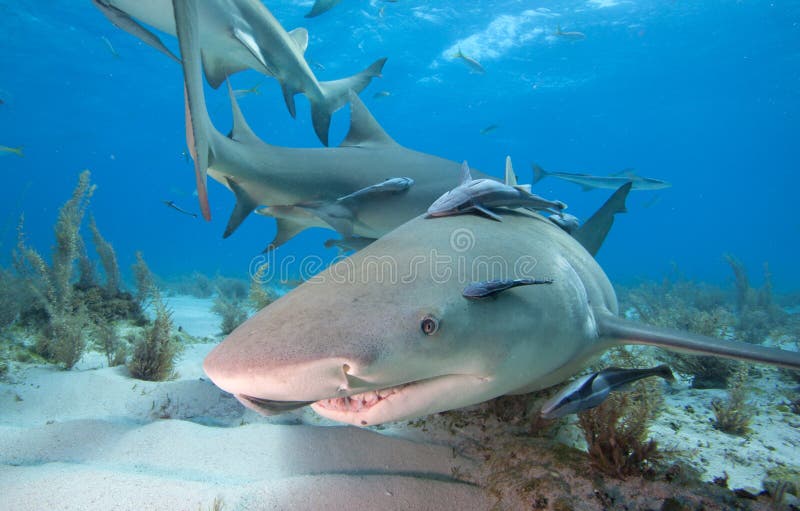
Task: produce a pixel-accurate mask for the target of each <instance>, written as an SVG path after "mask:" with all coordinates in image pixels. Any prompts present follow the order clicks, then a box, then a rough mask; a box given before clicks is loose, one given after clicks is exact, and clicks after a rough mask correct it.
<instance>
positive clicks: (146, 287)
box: [132, 252, 156, 308]
mask: <svg viewBox="0 0 800 511" xmlns="http://www.w3.org/2000/svg"><path fill="white" fill-rule="evenodd" d="M132 269H133V277H134V281H135V282H136V294H135V295H134V296H135V298H136V302H137V303H138V304H139V307H142V308H144V307H145V306H146V305H147V304H148V303H149V302H150V299H151V297H152V295H153V291H154V290H155V289H156V287H155V279H154V278H153V273H152V272H151V271H150V268H149V267H148V266H147V263H146V262H145V261H144V256H143V255H142V253H141V252H136V262H135V263H134V264H133V266H132Z"/></svg>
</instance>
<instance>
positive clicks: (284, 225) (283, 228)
mask: <svg viewBox="0 0 800 511" xmlns="http://www.w3.org/2000/svg"><path fill="white" fill-rule="evenodd" d="M256 213H257V214H259V215H263V216H268V217H272V218H274V219H275V221H276V228H277V229H276V233H275V238H274V239H273V240H272V241H271V242H270V244H269V245H267V248H265V249H264V252H265V253H268V252H271V251H273V250H275V249H276V248H278V247H280V246H281V245H283V244H284V243H286V242H287V241H289V240H290V239H292V238H294V237H295V236H297V235H298V234H299V233H301V232H303V231H305V230H306V229H309V228H311V227H327V225H325V224H324V223H322V222H321V221H320V220H319V219H318V218H317V217H316V216H315V215H313V214H312V213H311V212H310V211H308V210H306V209H305V208H301V207H298V206H270V207H264V208H259V209H257V210H256Z"/></svg>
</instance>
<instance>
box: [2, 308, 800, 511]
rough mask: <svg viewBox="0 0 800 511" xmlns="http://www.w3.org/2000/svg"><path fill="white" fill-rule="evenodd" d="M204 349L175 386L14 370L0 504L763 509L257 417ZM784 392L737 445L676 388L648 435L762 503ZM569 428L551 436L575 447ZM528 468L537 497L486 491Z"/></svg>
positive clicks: (692, 393)
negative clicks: (210, 369)
mask: <svg viewBox="0 0 800 511" xmlns="http://www.w3.org/2000/svg"><path fill="white" fill-rule="evenodd" d="M210 305H211V301H210V300H200V299H194V298H188V297H172V298H170V307H171V308H172V309H173V310H174V316H173V318H174V321H175V323H176V325H181V326H183V328H184V329H185V330H187V331H188V332H189V333H191V334H192V335H194V336H198V337H214V335H215V333H216V329H217V320H216V317H215V316H214V315H213V314H211V313H210V312H209V308H210ZM214 345H215V344H214V343H204V344H195V345H190V346H188V347H187V348H186V350H185V351H184V353H183V355H182V357H181V360H180V362H179V364H178V368H177V371H178V374H179V376H178V378H177V379H175V380H172V381H167V382H143V381H139V380H135V379H133V378H131V377H130V375H129V374H128V372H127V370H126V369H125V368H124V367H114V368H109V367H104V366H105V362H104V359H103V358H102V357H100V356H99V355H98V354H92V353H90V354H87V355H86V356H85V357H84V359H83V360H82V361H81V363H80V364H79V365H78V367H77V368H76V369H75V370H72V371H61V370H59V369H57V368H54V367H52V366H43V365H39V366H37V365H28V366H18V367H17V368H16V369H15V371H14V373H13V376H12V378H11V381H9V382H3V383H0V508H1V509H3V510H39V509H54V510H72V509H98V510H117V509H118V510H143V509H147V510H162V509H163V510H171V511H174V510H184V509H185V510H210V509H213V508H214V503H215V501H217V503H222V505H223V509H226V510H233V509H246V510H261V509H265V510H266V509H286V510H306V509H307V510H320V509H326V510H338V509H348V510H352V509H357V510H373V509H375V510H392V509H397V510H400V509H404V510H411V509H419V510H427V509H430V510H442V509H459V510H468V509H492V508H495V509H565V508H568V509H608V508H616V507H618V508H619V509H623V508H626V509H660V508H662V507H661V506H665V505H666V504H664V503H665V502H671V501H669V499H670V498H671V497H677V498H678V501H679V502H685V503H686V504H687V505H689V504H691V505H692V506H693V507H686V508H685V509H695V508H696V507H694V506H696V504H698V503H699V504H702V505H703V506H704V507H705V508H706V509H732V508H739V506H740V505H741V506H744V507H741V508H742V509H746V508H747V507H748V506H749V507H751V508H764V509H767V508H768V507H767V506H768V505H769V502H768V501H766V500H765V499H764V498H761V499H760V500H753V501H746V502H742V501H741V499H736V498H735V497H733V496H732V494H729V495H728V494H721V493H720V492H722V491H723V490H722V489H720V488H717V489H716V490H711V489H709V486H710V485H708V486H701V487H692V488H688V487H685V488H680V489H677V488H675V487H674V485H672V486H671V485H668V484H665V483H652V484H651V483H645V482H642V481H641V480H635V481H631V480H628V481H624V482H615V481H604V482H602V483H598V480H597V478H596V477H595V476H593V475H592V474H591V473H590V472H591V470H589V469H588V464H586V463H584V466H585V467H587V468H586V470H581V468H580V466H581V463H582V462H578V464H577V467H578V468H576V465H575V463H573V464H572V465H571V466H570V467H569V468H568V469H567V468H565V469H564V470H561V469H560V468H559V459H558V456H555V455H553V454H552V452H551V451H553V450H552V449H550V448H549V447H548V446H550V447H552V444H548V443H547V442H544V441H532V442H529V443H528V444H527V447H526V449H527V450H526V453H527V454H528V455H529V456H534V458H530V459H526V460H525V462H524V464H523V465H520V466H522V467H524V468H520V469H514V473H512V474H504V475H503V477H502V478H501V477H497V476H498V474H497V473H493V470H497V468H496V467H498V466H499V465H497V463H496V462H497V459H496V458H497V457H498V456H509V453H508V449H507V446H508V445H509V442H510V441H511V440H510V439H509V436H508V435H504V434H503V433H502V431H501V429H502V427H503V425H502V424H500V423H497V422H496V421H495V422H492V423H490V424H488V425H487V424H481V425H475V424H473V425H459V426H458V427H455V428H454V426H453V423H452V421H448V420H445V419H442V418H440V417H433V418H430V419H429V420H427V421H426V423H425V426H424V427H420V426H419V423H417V425H416V426H413V427H412V426H409V425H408V424H407V423H396V424H392V425H387V426H386V427H384V428H382V429H380V430H377V429H358V428H354V427H344V426H336V425H333V424H331V423H330V422H326V421H324V420H323V419H320V418H318V417H316V416H315V415H314V414H313V413H312V412H311V411H310V410H304V411H300V412H297V413H293V414H286V415H282V416H277V417H275V418H263V417H260V416H258V415H256V414H254V413H252V412H250V411H248V410H245V409H244V408H243V407H242V406H241V405H240V404H239V403H238V402H237V401H236V400H235V399H233V398H232V397H231V396H230V395H228V394H226V393H224V392H222V391H220V390H219V389H218V388H216V387H215V386H214V385H213V384H212V383H211V382H210V381H208V379H207V378H205V375H204V374H203V372H202V360H203V358H204V356H205V355H206V354H207V353H208V352H209V351H210V350H211V349H212V348H213V346H214ZM775 374H777V373H775ZM781 386H785V382H782V381H780V380H778V378H777V376H775V377H767V378H764V379H763V380H762V381H760V382H759V387H758V388H757V389H755V391H754V392H755V394H754V397H753V399H754V400H756V401H757V403H758V404H757V407H758V410H759V414H758V415H757V416H756V417H755V419H754V425H753V426H754V427H753V431H754V432H753V434H751V435H750V436H748V437H745V438H742V437H734V436H730V435H726V434H724V433H721V432H719V431H716V430H714V429H713V427H712V426H711V424H710V422H709V418H710V417H711V412H710V410H709V409H708V402H709V401H710V400H711V398H712V397H716V396H718V395H721V394H720V392H719V391H698V390H692V389H689V388H688V386H686V385H683V386H681V385H680V384H679V385H677V386H675V387H674V388H673V390H672V391H671V392H669V393H667V395H666V409H665V411H664V412H663V413H662V414H661V416H660V417H659V419H658V421H657V423H656V424H655V425H654V426H653V428H652V430H651V431H652V433H653V435H654V436H655V437H656V438H658V439H659V442H660V444H662V445H664V446H666V447H668V448H669V447H672V448H674V449H679V450H680V451H681V453H682V455H683V456H684V457H686V458H688V459H689V460H690V462H691V463H692V464H694V465H695V467H696V468H697V469H698V470H700V472H701V474H702V477H703V479H705V480H709V481H710V480H712V479H713V478H714V477H717V476H722V475H723V473H727V475H728V477H729V486H730V487H731V488H742V487H752V489H753V490H754V491H755V492H757V491H760V490H761V483H762V480H763V478H764V476H765V474H766V471H767V470H768V469H769V468H774V467H776V466H785V467H791V466H795V467H796V466H797V465H800V461H799V460H800V416H797V415H789V414H785V413H781V412H779V411H777V408H778V406H777V405H778V404H780V403H781V402H782V399H783V398H782V394H781V392H780V391H779V389H780V388H781ZM687 404H692V406H691V407H689V408H690V409H693V410H694V412H691V413H690V412H688V411H687V406H686V405H687ZM570 428H571V427H570V426H567V427H565V428H563V431H562V434H561V440H562V441H565V442H567V443H573V442H574V443H576V444H579V443H580V441H579V440H577V433H576V430H575V429H574V427H572V429H570ZM551 442H552V441H551ZM495 443H496V445H495ZM512 449H513V448H512ZM576 452H577V451H576ZM493 455H494V456H495V459H493V460H492V456H493ZM510 456H511V457H512V458H513V457H514V456H513V455H510ZM490 460H491V461H492V462H491V463H490ZM503 466H506V467H507V465H503ZM512 466H513V465H512ZM528 471H530V474H529V477H531V478H532V479H531V480H532V481H533V480H534V479H535V480H537V481H545V480H547V481H549V485H544V484H542V485H541V486H537V485H532V486H531V488H530V489H526V490H525V491H514V492H509V491H507V490H503V489H502V488H500V486H501V485H498V481H501V482H502V481H510V480H513V479H514V478H515V477H519V478H522V476H523V474H522V472H526V473H527V472H528ZM581 472H584V473H581ZM525 477H528V476H527V475H526V476H525ZM537 488H538V489H537ZM559 492H560V493H561V495H557V493H559ZM728 493H730V492H728ZM609 499H611V502H612V504H609ZM614 499H616V504H614ZM624 502H629V503H630V505H628V504H624ZM557 505H558V506H561V507H556V506H557ZM565 506H567V507H565ZM623 506H625V507H623ZM674 509H681V508H674Z"/></svg>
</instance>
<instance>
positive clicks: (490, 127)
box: [481, 124, 500, 135]
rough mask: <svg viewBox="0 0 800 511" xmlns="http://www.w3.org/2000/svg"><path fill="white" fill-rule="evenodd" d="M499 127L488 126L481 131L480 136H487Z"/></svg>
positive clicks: (494, 125)
mask: <svg viewBox="0 0 800 511" xmlns="http://www.w3.org/2000/svg"><path fill="white" fill-rule="evenodd" d="M499 127H500V126H498V125H497V124H490V125H488V126H486V127H485V128H483V129H482V130H481V135H488V134H489V133H491V132H493V131H494V130H496V129H497V128H499Z"/></svg>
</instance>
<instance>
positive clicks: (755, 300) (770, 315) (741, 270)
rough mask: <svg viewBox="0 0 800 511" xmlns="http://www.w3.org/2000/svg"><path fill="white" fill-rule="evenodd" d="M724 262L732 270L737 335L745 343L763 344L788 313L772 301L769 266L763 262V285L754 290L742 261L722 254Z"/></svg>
mask: <svg viewBox="0 0 800 511" xmlns="http://www.w3.org/2000/svg"><path fill="white" fill-rule="evenodd" d="M725 261H726V262H727V263H728V265H730V267H731V270H732V271H733V275H734V282H735V284H736V311H737V315H738V322H737V325H736V336H737V337H738V338H739V339H740V340H742V341H745V342H750V343H762V342H764V339H765V338H766V337H767V336H768V335H769V334H770V332H771V331H772V330H773V329H775V328H780V327H781V326H784V325H785V324H786V322H787V321H788V316H789V315H788V314H787V313H786V311H784V310H783V309H782V308H781V307H780V306H778V305H777V304H776V303H775V300H774V298H773V294H772V274H771V273H770V271H769V266H768V265H767V264H766V263H765V264H764V284H763V285H762V286H761V288H760V289H755V288H753V287H751V286H750V280H749V279H748V277H747V270H746V269H745V267H744V265H743V264H742V262H741V261H739V260H738V259H736V258H735V257H733V256H732V255H730V254H728V255H726V256H725Z"/></svg>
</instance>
